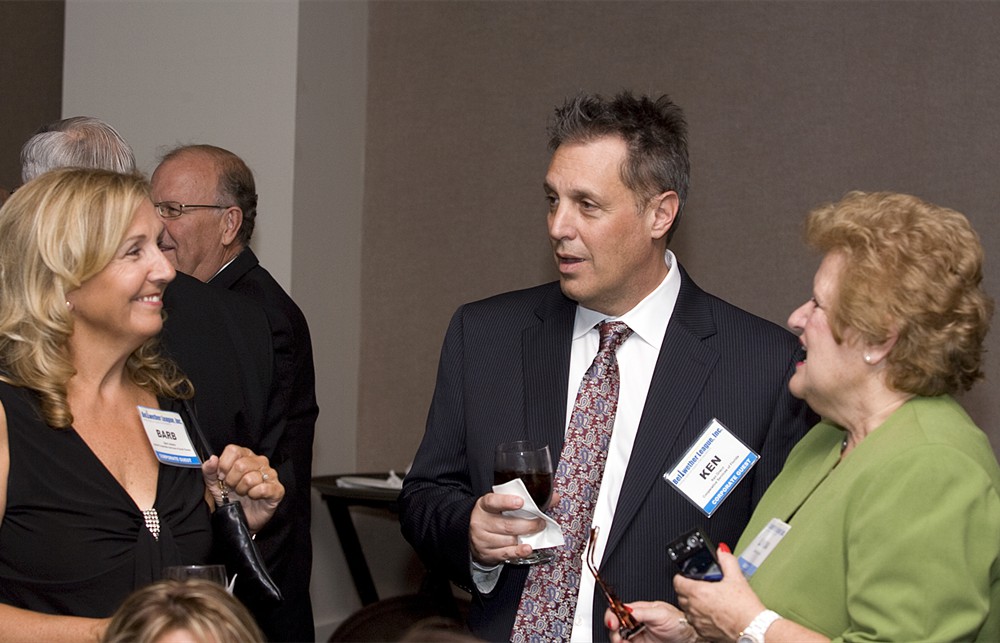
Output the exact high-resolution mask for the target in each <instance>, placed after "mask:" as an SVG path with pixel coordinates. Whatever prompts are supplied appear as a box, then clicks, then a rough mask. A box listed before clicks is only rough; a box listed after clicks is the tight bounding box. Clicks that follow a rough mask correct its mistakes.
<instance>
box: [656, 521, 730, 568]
mask: <svg viewBox="0 0 1000 643" xmlns="http://www.w3.org/2000/svg"><path fill="white" fill-rule="evenodd" d="M667 554H668V555H669V556H670V560H672V561H673V562H674V564H675V565H676V566H677V569H678V570H680V573H681V575H682V576H686V577H687V578H693V579H695V580H707V581H720V580H722V569H721V568H720V567H719V561H718V560H716V558H715V545H713V544H712V541H711V540H710V539H709V537H708V535H707V534H706V533H705V532H704V531H702V530H701V529H699V528H697V527H695V528H694V529H692V530H691V531H689V532H687V533H685V534H684V535H683V536H680V537H679V538H677V539H676V540H674V541H673V542H672V543H670V544H669V545H667Z"/></svg>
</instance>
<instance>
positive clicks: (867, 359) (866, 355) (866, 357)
mask: <svg viewBox="0 0 1000 643" xmlns="http://www.w3.org/2000/svg"><path fill="white" fill-rule="evenodd" d="M865 363H867V364H871V363H872V356H871V355H869V354H868V353H865Z"/></svg>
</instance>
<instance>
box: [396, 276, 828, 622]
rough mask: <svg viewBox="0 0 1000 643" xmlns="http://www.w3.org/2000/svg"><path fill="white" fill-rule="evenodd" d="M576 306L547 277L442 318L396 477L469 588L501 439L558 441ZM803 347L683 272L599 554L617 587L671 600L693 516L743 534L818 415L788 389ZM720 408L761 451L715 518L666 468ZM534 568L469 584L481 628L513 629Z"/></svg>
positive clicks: (720, 530)
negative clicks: (412, 433) (414, 426)
mask: <svg viewBox="0 0 1000 643" xmlns="http://www.w3.org/2000/svg"><path fill="white" fill-rule="evenodd" d="M575 314H576V303H575V302H574V301H572V300H570V299H568V298H566V297H565V296H564V295H563V294H562V292H561V290H560V288H559V284H558V283H550V284H546V285H543V286H538V287H535V288H531V289H528V290H522V291H517V292H512V293H506V294H503V295H498V296H496V297H492V298H489V299H486V300H483V301H479V302H476V303H472V304H466V305H465V306H462V307H461V308H459V310H458V311H457V312H456V313H455V315H454V317H453V318H452V321H451V324H450V326H449V327H448V331H447V335H446V337H445V341H444V347H443V349H442V353H441V361H440V365H439V370H438V378H437V385H436V389H435V391H434V397H433V401H432V403H431V408H430V413H429V415H428V419H427V428H426V432H425V435H424V438H423V441H422V443H421V445H420V448H419V450H418V452H417V455H416V458H415V460H414V463H413V466H412V468H411V470H410V472H409V474H408V475H407V476H406V479H405V481H404V484H403V492H402V496H401V522H402V530H403V534H404V535H405V537H406V538H407V540H409V542H410V543H411V544H412V545H413V546H414V548H415V549H416V550H417V552H418V554H419V555H420V556H421V558H422V559H423V561H424V562H425V564H427V565H428V566H430V567H432V568H435V569H438V570H441V571H445V572H447V573H448V575H449V576H450V577H451V578H452V579H453V580H454V581H456V582H457V583H459V584H460V585H464V586H466V587H470V586H471V579H470V575H469V544H468V539H469V516H470V514H471V512H472V508H473V505H474V504H475V502H476V500H477V498H479V496H481V495H483V494H485V493H487V492H489V491H490V489H491V486H492V484H493V449H494V447H495V445H496V444H497V443H499V442H506V441H510V440H519V439H530V440H537V441H540V442H546V443H548V444H549V445H550V447H551V448H552V451H553V454H554V455H553V457H554V458H557V457H558V456H557V455H555V454H558V453H559V452H560V451H561V448H562V443H563V433H564V427H565V425H566V400H567V394H568V393H567V387H568V382H567V378H568V375H567V373H568V371H569V362H570V351H571V342H572V329H573V322H574V317H575ZM799 352H800V349H799V343H798V341H797V340H796V338H795V337H794V336H793V335H792V334H791V333H789V332H787V331H785V330H783V329H781V328H780V327H778V326H777V325H775V324H772V323H770V322H767V321H764V320H762V319H760V318H758V317H755V316H753V315H751V314H749V313H747V312H745V311H743V310H740V309H738V308H736V307H734V306H732V305H730V304H727V303H725V302H723V301H722V300H720V299H718V298H716V297H714V296H712V295H709V294H707V293H705V292H704V291H703V290H701V289H700V288H698V286H697V285H695V283H694V282H693V281H692V280H691V278H690V277H689V276H688V275H687V273H686V272H684V270H683V268H681V289H680V293H679V295H678V300H677V305H676V306H675V309H674V312H673V316H672V317H671V319H670V323H669V324H668V326H667V330H666V334H665V336H664V340H663V344H662V347H661V349H660V356H659V359H658V360H657V363H656V367H655V370H654V373H653V377H652V381H651V383H650V387H649V393H648V396H647V398H646V403H645V406H644V408H643V412H642V416H641V419H640V423H639V428H638V433H637V435H636V438H635V443H634V446H633V449H632V455H631V458H630V460H629V464H628V469H627V471H626V473H625V478H624V481H623V486H622V490H621V495H620V499H619V501H618V505H617V508H616V510H615V516H614V520H613V522H612V526H611V530H610V533H609V534H608V544H607V547H606V549H605V553H604V558H603V560H602V561H601V563H600V565H599V567H600V569H601V576H602V578H603V579H604V580H605V581H607V582H608V583H610V584H611V585H612V586H613V587H615V588H616V590H617V592H618V594H619V596H620V598H622V599H623V600H625V601H626V602H627V601H634V600H668V601H673V600H674V599H675V594H674V591H673V587H672V583H671V578H672V576H673V572H674V570H673V569H671V564H670V562H669V560H668V558H667V553H666V545H667V543H668V542H669V541H670V540H671V539H672V538H673V537H675V536H677V535H679V534H680V533H681V532H682V531H684V530H687V529H688V528H690V527H692V526H695V525H702V526H704V527H706V528H707V531H708V533H709V535H710V536H711V537H712V538H713V540H714V541H715V542H726V543H735V542H736V540H737V538H738V536H739V535H740V533H741V532H742V530H743V526H744V525H745V524H746V522H747V521H748V520H749V518H750V514H751V512H752V511H753V508H754V506H755V505H756V503H757V501H758V500H759V499H760V497H761V495H762V494H763V493H764V490H765V488H766V487H767V485H768V484H770V482H771V480H773V479H774V477H775V475H777V473H778V471H780V469H781V467H782V464H783V463H784V461H785V457H786V455H787V454H788V451H789V449H791V447H792V446H793V445H794V444H795V443H796V442H797V441H798V439H799V438H800V437H801V436H802V435H803V434H804V433H805V432H806V431H807V430H808V429H809V427H810V426H811V425H812V424H813V422H814V421H815V420H816V417H815V416H814V415H813V414H812V412H811V411H810V410H809V409H808V407H807V406H806V405H805V404H803V403H801V402H800V401H798V400H796V399H794V398H793V397H792V396H791V395H790V393H789V392H788V387H787V382H788V379H789V377H790V376H791V374H792V372H793V369H794V367H795V362H796V356H797V355H798V354H799ZM713 418H717V419H718V420H719V421H721V422H722V423H723V424H724V425H725V426H726V427H728V428H729V430H730V431H732V432H733V433H735V434H736V435H737V436H739V437H740V439H742V440H743V441H744V442H745V443H746V444H747V445H748V446H749V447H751V448H752V449H753V450H754V451H756V452H757V453H758V454H760V455H761V458H760V461H759V463H758V464H757V465H756V466H755V467H754V469H752V470H751V472H750V474H748V476H747V477H746V478H745V479H744V480H743V481H742V482H741V483H740V484H739V485H738V486H737V487H736V489H735V490H734V491H733V492H732V494H731V495H730V496H729V497H728V498H727V499H726V501H725V502H724V503H723V504H722V506H721V507H720V508H719V509H718V510H717V511H716V512H715V513H714V514H713V515H712V518H711V519H708V518H706V517H705V516H704V515H703V514H702V513H701V512H700V511H699V510H698V509H696V508H695V507H694V506H693V505H692V504H691V503H689V502H688V501H687V500H686V499H685V498H683V497H682V496H681V495H680V494H679V492H678V491H676V490H675V488H674V487H672V486H671V485H670V484H668V483H667V482H665V481H664V480H663V478H662V475H663V473H665V472H667V471H668V470H669V469H670V468H671V465H673V464H674V463H676V462H677V460H679V459H680V457H681V455H682V454H683V453H684V451H685V450H687V449H688V447H689V446H690V445H691V444H692V442H693V441H694V440H695V438H696V437H697V436H698V435H699V434H700V433H701V432H702V430H704V428H705V427H706V425H707V424H708V423H709V422H710V421H711V420H712V419H713ZM584 573H586V571H584ZM526 576H527V569H526V568H524V567H514V566H506V567H505V568H504V570H503V572H502V574H501V577H500V581H499V583H498V584H497V587H496V588H495V589H494V590H493V591H492V592H490V593H489V594H486V595H484V594H480V593H478V592H475V591H473V602H472V607H471V611H470V614H469V626H470V627H471V629H472V631H473V632H474V633H475V634H476V635H478V636H480V637H482V638H484V639H486V640H509V638H510V631H511V627H512V626H513V623H514V617H515V613H516V609H517V604H518V601H519V599H520V595H521V591H522V588H523V585H524V581H525V578H526ZM606 607H607V606H606V604H605V599H604V597H603V595H602V594H601V593H600V592H595V596H594V605H593V614H594V620H593V633H594V636H595V640H606V639H607V630H606V629H605V627H604V625H603V624H602V622H601V621H602V618H603V615H604V611H605V609H606ZM542 634H543V635H544V633H542Z"/></svg>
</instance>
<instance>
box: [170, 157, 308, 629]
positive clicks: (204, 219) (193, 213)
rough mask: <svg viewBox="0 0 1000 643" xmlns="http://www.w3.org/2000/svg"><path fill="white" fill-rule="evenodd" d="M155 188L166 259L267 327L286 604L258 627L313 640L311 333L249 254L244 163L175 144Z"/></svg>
mask: <svg viewBox="0 0 1000 643" xmlns="http://www.w3.org/2000/svg"><path fill="white" fill-rule="evenodd" d="M152 186H153V201H154V203H155V205H156V209H157V212H158V213H159V215H160V217H161V218H162V220H163V223H164V225H165V226H166V231H165V233H164V235H163V241H162V243H161V249H162V250H163V253H164V255H166V257H167V259H168V260H169V261H170V262H171V263H172V264H173V265H174V267H175V268H176V269H177V270H178V271H180V272H185V273H187V274H189V275H192V276H193V277H196V278H197V279H200V280H201V281H205V282H208V283H209V284H211V285H214V286H220V287H221V288H225V289H229V290H232V291H235V292H238V293H240V294H243V295H245V296H246V297H248V298H250V299H253V300H254V301H256V302H257V303H259V304H260V305H261V306H262V307H263V309H264V312H265V313H266V314H267V318H268V321H269V322H270V324H271V332H272V342H273V344H274V350H275V369H276V371H275V381H276V382H278V383H279V388H280V392H279V395H278V396H277V400H276V402H275V403H276V404H277V409H278V410H279V412H280V414H281V415H282V417H283V419H284V423H285V426H284V430H283V431H282V432H281V433H280V436H277V439H278V441H277V443H276V444H275V445H274V453H273V455H271V456H270V457H271V462H272V466H274V467H275V468H276V469H277V470H278V475H279V477H280V478H281V481H282V483H283V484H284V485H285V490H286V494H285V501H284V502H282V504H281V507H279V509H278V511H277V513H276V514H275V516H274V518H273V519H272V520H271V522H270V523H269V524H268V526H267V527H265V528H264V530H263V531H261V533H260V534H259V535H258V537H257V544H258V545H259V546H260V549H261V552H262V554H263V555H264V557H265V559H266V560H267V562H268V563H269V566H270V571H271V574H272V576H274V579H275V581H276V582H277V583H278V585H279V586H280V587H281V590H282V592H283V594H284V598H285V600H284V602H283V603H282V605H281V606H280V607H278V608H276V609H275V610H274V612H273V613H272V614H268V615H265V617H264V618H263V619H262V620H261V623H260V624H261V629H263V630H264V633H265V634H266V635H267V637H268V639H269V640H271V641H311V640H313V639H314V637H315V633H314V628H313V618H312V606H311V603H310V600H309V577H310V573H311V570H312V542H311V537H310V533H309V529H310V522H311V521H310V503H311V496H310V482H311V477H312V444H313V435H314V433H315V426H316V417H317V415H318V413H319V408H318V407H317V405H316V385H315V372H314V369H313V354H312V341H311V339H310V335H309V326H308V324H307V323H306V318H305V316H304V315H303V314H302V311H301V310H300V309H299V307H298V305H296V303H295V302H294V301H293V300H292V298H291V297H289V295H288V293H286V292H285V290H284V289H283V288H282V287H281V285H280V284H278V282H277V281H275V280H274V278H273V277H272V276H271V274H270V273H269V272H268V271H267V270H266V269H265V268H264V267H263V266H261V265H260V262H259V261H258V260H257V256H256V255H255V254H254V252H253V250H251V249H250V238H251V236H252V235H253V229H254V223H255V221H256V217H257V190H256V185H255V182H254V176H253V172H251V170H250V168H249V167H247V165H246V163H245V162H244V161H243V159H241V158H240V157H238V156H237V155H236V154H234V153H232V152H230V151H229V150H225V149H222V148H220V147H216V146H214V145H186V146H181V147H177V148H175V149H173V150H171V151H170V152H168V153H167V154H166V155H165V156H164V157H163V158H162V159H161V161H160V164H159V166H158V167H157V168H156V170H155V171H154V172H153V178H152ZM274 410H275V409H272V411H274ZM275 532H280V533H275ZM279 545H280V546H279Z"/></svg>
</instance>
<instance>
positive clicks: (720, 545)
mask: <svg viewBox="0 0 1000 643" xmlns="http://www.w3.org/2000/svg"><path fill="white" fill-rule="evenodd" d="M719 549H721V550H722V551H724V552H726V553H727V554H731V553H733V552H731V551H729V545H727V544H726V543H719Z"/></svg>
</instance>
